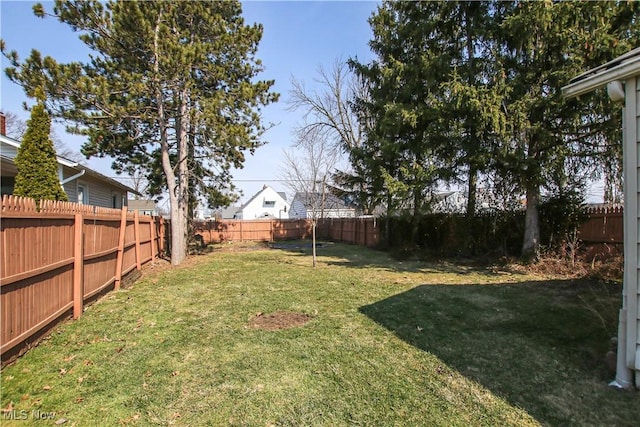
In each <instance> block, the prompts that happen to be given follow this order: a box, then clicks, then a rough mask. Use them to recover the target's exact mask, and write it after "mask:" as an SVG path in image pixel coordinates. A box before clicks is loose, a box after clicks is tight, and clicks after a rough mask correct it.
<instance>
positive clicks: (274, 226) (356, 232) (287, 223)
mask: <svg viewBox="0 0 640 427" xmlns="http://www.w3.org/2000/svg"><path fill="white" fill-rule="evenodd" d="M311 231H312V225H311V220H308V219H300V220H297V219H268V220H245V221H235V220H223V221H197V222H195V223H194V225H193V232H194V233H195V234H198V235H200V236H202V241H203V242H204V243H205V244H208V243H221V242H232V241H236V242H243V241H254V242H260V241H263V242H272V241H275V240H294V239H308V238H311ZM316 232H317V237H318V238H321V239H330V240H333V241H336V242H345V243H352V244H356V245H363V246H375V245H377V244H378V239H379V224H378V222H377V220H376V219H375V218H329V219H322V220H319V221H318V226H317V229H316Z"/></svg>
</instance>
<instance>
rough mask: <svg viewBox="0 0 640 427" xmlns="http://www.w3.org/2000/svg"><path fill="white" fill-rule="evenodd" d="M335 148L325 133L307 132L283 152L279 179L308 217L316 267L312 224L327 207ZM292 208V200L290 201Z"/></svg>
mask: <svg viewBox="0 0 640 427" xmlns="http://www.w3.org/2000/svg"><path fill="white" fill-rule="evenodd" d="M338 159H339V151H338V150H336V149H335V147H334V146H333V145H332V143H331V142H330V141H328V139H327V136H326V134H324V133H322V132H315V131H310V132H308V133H306V135H305V138H304V139H302V140H299V141H298V143H297V144H296V145H295V146H294V147H292V148H290V149H289V150H285V152H284V160H283V165H282V178H283V180H284V181H285V183H286V184H285V185H286V186H287V187H288V188H289V189H290V190H291V191H292V192H293V194H294V201H295V200H296V197H297V198H298V199H299V200H301V202H302V203H303V205H304V207H305V209H306V211H307V218H309V219H311V224H312V225H311V226H312V245H313V266H314V267H315V266H316V226H317V223H318V219H320V218H323V217H324V213H325V210H326V209H327V208H328V206H327V200H328V197H327V196H328V187H329V185H330V183H331V182H330V180H331V175H332V173H333V172H334V171H335V167H336V164H337V162H338ZM292 208H293V203H292Z"/></svg>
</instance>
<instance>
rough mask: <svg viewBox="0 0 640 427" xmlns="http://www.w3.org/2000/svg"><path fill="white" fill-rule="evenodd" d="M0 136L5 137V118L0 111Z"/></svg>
mask: <svg viewBox="0 0 640 427" xmlns="http://www.w3.org/2000/svg"><path fill="white" fill-rule="evenodd" d="M0 135H2V136H7V118H6V117H5V116H4V113H3V112H2V111H0Z"/></svg>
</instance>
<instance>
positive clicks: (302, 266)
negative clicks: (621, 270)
mask: <svg viewBox="0 0 640 427" xmlns="http://www.w3.org/2000/svg"><path fill="white" fill-rule="evenodd" d="M254 249H255V250H254ZM308 252H310V249H305V248H303V249H299V248H297V247H294V246H291V247H288V248H286V249H284V250H275V249H268V248H257V249H256V248H245V250H237V251H228V250H223V249H221V248H219V249H216V250H214V252H213V253H211V254H208V255H200V256H196V257H194V258H192V259H190V260H189V261H188V262H187V265H185V266H181V267H179V268H175V269H167V270H162V271H146V272H145V273H144V275H143V278H142V279H141V280H139V281H138V282H136V283H135V284H133V285H131V286H130V287H128V288H127V289H124V290H121V291H118V292H113V293H111V294H109V295H107V296H105V297H104V298H102V299H101V300H100V301H98V302H97V303H95V304H93V305H91V306H89V307H88V309H87V310H86V312H85V314H84V316H83V317H82V318H81V319H79V320H78V321H75V322H68V323H65V324H63V325H62V326H60V327H58V328H56V329H55V330H54V332H53V333H52V334H51V336H50V338H48V339H46V340H44V341H43V342H42V343H41V344H40V345H39V346H38V347H36V348H34V349H32V350H31V351H30V352H28V353H27V354H26V355H25V356H23V357H22V358H21V359H19V360H18V361H17V362H16V363H15V364H13V365H11V366H8V367H7V368H5V369H4V370H3V372H2V408H5V409H6V408H12V409H13V410H14V412H13V414H15V415H20V414H21V412H19V411H27V412H26V414H27V415H28V418H29V419H28V420H27V421H26V422H24V421H13V422H11V421H7V420H6V417H7V414H5V420H3V422H2V424H3V425H20V426H22V425H29V424H31V425H53V424H54V423H55V421H57V420H60V419H65V420H66V423H64V424H63V425H76V426H92V425H95V426H106V425H180V426H207V425H210V426H220V425H246V426H270V425H276V426H279V425H282V426H313V425H322V426H352V425H367V426H390V425H398V426H432V425H435V426H470V425H471V426H476V425H485V426H504V425H540V424H542V425H554V426H569V425H580V426H583V425H593V426H601V425H610V426H625V425H628V426H632V425H638V420H640V393H637V392H619V391H616V390H614V389H611V388H609V387H608V386H607V380H609V379H611V378H610V376H609V373H608V372H607V370H606V368H605V365H604V362H603V358H604V354H605V353H606V351H607V350H608V347H609V338H610V337H611V336H612V335H613V334H614V333H615V326H616V325H615V317H616V313H617V310H618V309H619V305H620V297H619V294H620V288H619V286H614V285H601V284H600V285H599V284H596V283H591V282H588V281H573V280H569V279H566V280H562V279H555V280H551V279H550V278H545V277H538V276H527V275H522V274H516V273H509V272H506V271H500V270H499V269H496V268H486V267H470V266H464V265H456V264H451V263H420V262H413V261H405V262H398V261H395V260H392V259H391V258H389V257H388V255H387V254H385V253H383V252H377V251H372V250H369V249H364V248H360V247H356V246H348V245H340V244H328V245H325V246H323V247H321V248H319V249H318V253H319V265H318V267H317V268H316V269H312V268H311V259H310V257H309V254H308ZM280 311H286V312H296V313H304V314H307V315H309V316H311V320H310V321H309V322H307V323H306V324H304V325H303V326H300V327H295V328H290V329H281V330H263V329H258V328H256V327H254V326H253V319H254V317H255V316H256V315H257V314H258V313H263V314H264V315H268V314H271V313H274V312H280ZM262 317H265V316H262ZM34 410H36V411H39V413H40V414H47V413H50V412H55V416H54V417H53V418H52V419H50V420H47V421H40V420H34V419H33V418H32V412H31V411H34ZM0 416H1V415H0Z"/></svg>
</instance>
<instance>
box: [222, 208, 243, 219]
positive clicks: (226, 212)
mask: <svg viewBox="0 0 640 427" xmlns="http://www.w3.org/2000/svg"><path fill="white" fill-rule="evenodd" d="M239 210H240V206H229V207H226V208H223V209H220V210H219V211H218V213H217V215H216V216H217V217H218V218H219V219H237V215H238V211H239Z"/></svg>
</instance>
